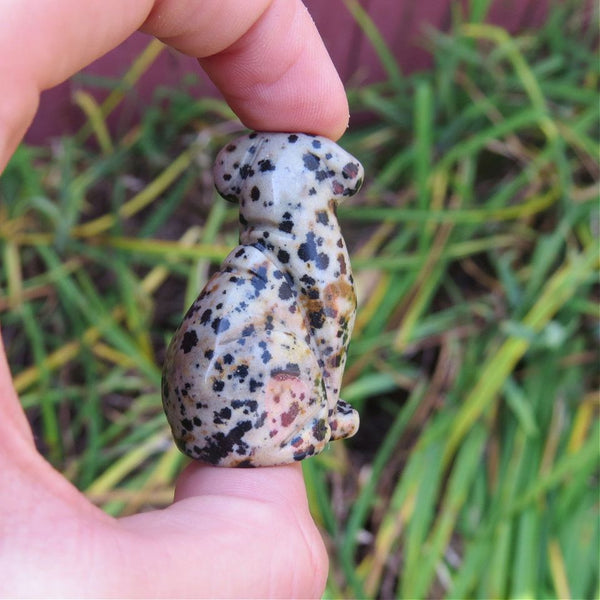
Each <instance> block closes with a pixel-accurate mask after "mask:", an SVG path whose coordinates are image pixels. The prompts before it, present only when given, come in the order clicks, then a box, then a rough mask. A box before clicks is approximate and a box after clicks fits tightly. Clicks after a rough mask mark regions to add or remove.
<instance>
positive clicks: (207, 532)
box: [0, 0, 348, 597]
mask: <svg viewBox="0 0 600 600" xmlns="http://www.w3.org/2000/svg"><path fill="white" fill-rule="evenodd" d="M138 28H141V29H143V30H144V31H146V32H148V33H150V34H153V35H156V36H157V37H159V38H160V39H162V40H163V41H165V42H166V43H168V44H170V45H171V46H173V47H175V48H177V49H179V50H181V51H183V52H185V53H187V54H190V55H192V56H197V57H198V58H199V61H200V64H201V66H202V67H203V68H204V69H205V70H206V71H207V73H208V74H209V75H210V77H211V78H212V79H213V81H214V82H215V83H216V84H217V86H218V87H219V88H220V90H221V91H222V93H223V95H224V96H225V98H226V99H227V101H228V102H229V104H230V105H231V106H232V108H233V109H234V110H235V111H236V113H237V114H238V116H239V117H240V119H241V120H242V121H243V122H244V123H245V124H246V125H247V126H248V127H250V128H253V129H259V130H260V129H262V130H283V131H306V132H309V133H317V134H321V135H325V136H327V137H330V138H332V139H337V138H338V137H339V136H340V135H341V134H342V133H343V131H344V129H345V127H346V125H347V121H348V107H347V103H346V98H345V94H344V90H343V87H342V84H341V82H340V80H339V78H338V76H337V74H336V72H335V69H334V67H333V65H332V64H331V61H330V60H329V57H328V55H327V52H326V50H325V48H324V46H323V44H322V42H321V40H320V38H319V35H318V33H317V31H316V29H315V27H314V25H313V23H312V20H311V19H310V17H309V16H308V13H307V12H306V10H305V9H304V7H303V6H302V4H301V3H300V2H299V0H238V1H236V0H203V1H202V2H194V1H193V0H187V1H185V0H177V1H175V0H162V1H161V0H155V2H154V3H153V2H152V0H132V1H130V2H120V1H117V0H86V2H77V1H76V0H56V1H54V2H48V1H45V0H41V1H40V0H37V1H34V0H0V52H1V54H2V56H3V57H5V60H3V61H2V62H1V63H0V80H1V81H2V82H3V83H4V86H3V92H2V95H0V170H1V169H2V168H3V167H4V166H5V165H6V162H7V161H8V158H9V157H10V154H11V153H12V152H13V151H14V149H15V147H16V145H17V144H18V142H19V141H20V139H21V138H22V136H23V135H24V132H25V131H26V129H27V127H28V126H29V124H30V122H31V120H32V118H33V116H34V114H35V110H36V108H37V105H38V101H39V94H40V92H41V91H43V90H44V89H47V88H49V87H52V86H54V85H56V84H58V83H60V82H61V81H63V80H64V79H66V78H67V77H69V76H70V75H71V74H73V73H74V72H75V71H77V70H79V69H80V68H82V67H83V66H85V65H86V64H88V63H89V62H91V61H93V60H94V59H96V58H98V57H99V56H101V55H102V54H104V53H105V52H107V51H108V50H110V49H111V48H113V47H115V46H116V45H118V44H119V43H120V42H121V41H123V40H124V39H125V38H127V37H128V36H129V35H130V34H131V33H132V32H133V31H135V30H136V29H138ZM6 59H8V60H6ZM0 342H1V341H0ZM0 490H1V491H2V494H1V495H0V596H43V597H50V596H54V597H68V596H78V597H81V596H94V597H109V596H112V597H115V596H116V597H139V596H143V597H156V596H170V597H183V596H186V597H190V596H211V597H215V596H228V597H248V596H258V597H265V596H278V597H283V596H292V597H316V596H320V595H321V593H322V590H323V587H324V582H325V578H326V576H327V555H326V553H325V550H324V547H323V543H322V540H321V538H320V536H319V534H318V532H317V530H316V527H315V525H314V523H313V521H312V519H311V517H310V514H309V512H308V508H307V502H306V494H305V490H304V483H303V480H302V473H301V469H300V467H299V466H298V465H292V466H285V467H271V468H263V469H254V470H252V469H250V470H233V469H218V468H212V467H207V466H202V465H200V464H197V463H195V464H192V465H190V466H189V467H188V468H187V469H186V470H185V471H184V473H183V474H182V475H181V476H180V478H179V480H178V482H177V485H176V491H175V502H174V503H173V505H171V506H170V507H168V508H167V509H164V510H160V511H154V512H150V513H143V514H139V515H135V516H132V517H127V518H124V519H120V520H115V519H112V518H111V517H109V516H107V515H106V514H104V513H103V512H102V511H100V510H99V509H98V508H96V507H95V506H93V505H92V504H91V503H90V502H88V501H87V499H86V498H85V497H84V496H83V495H82V494H81V493H79V492H78V491H77V490H76V489H75V488H74V487H73V486H72V485H71V484H69V483H68V482H67V481H66V480H65V479H64V478H63V477H62V476H61V475H60V474H58V473H57V472H56V471H55V470H54V469H52V467H51V466H50V465H49V464H48V463H47V462H46V461H45V460H44V459H43V458H42V457H41V456H40V455H39V454H38V453H37V451H36V449H35V445H34V442H33V437H32V433H31V430H30V428H29V426H28V424H27V420H26V418H25V415H24V413H23V411H22V409H21V406H20V404H19V402H18V398H17V395H16V392H15V391H14V388H13V386H12V383H11V378H10V372H9V369H8V365H7V363H6V358H5V354H4V349H3V346H2V344H1V343H0Z"/></svg>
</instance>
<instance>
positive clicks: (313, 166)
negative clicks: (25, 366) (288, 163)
mask: <svg viewBox="0 0 600 600" xmlns="http://www.w3.org/2000/svg"><path fill="white" fill-rule="evenodd" d="M302 161H303V162H304V167H305V168H306V169H308V170H309V171H316V170H317V169H318V168H319V163H320V162H321V159H320V158H319V157H318V156H315V155H314V154H311V153H310V152H307V153H306V154H304V155H303V156H302Z"/></svg>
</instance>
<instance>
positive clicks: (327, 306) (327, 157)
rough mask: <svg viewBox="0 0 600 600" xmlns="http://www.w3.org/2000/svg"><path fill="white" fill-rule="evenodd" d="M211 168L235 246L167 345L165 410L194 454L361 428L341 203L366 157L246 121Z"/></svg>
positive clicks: (300, 452) (277, 456) (275, 446)
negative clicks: (229, 205)
mask: <svg viewBox="0 0 600 600" xmlns="http://www.w3.org/2000/svg"><path fill="white" fill-rule="evenodd" d="M214 177H215V185H216V187H217V190H218V191H219V193H220V194H221V195H222V196H223V197H224V198H226V199H227V200H230V201H232V202H237V203H239V210H240V245H239V246H237V247H236V248H235V249H234V250H233V251H232V252H231V253H230V254H229V256H228V257H227V258H226V259H225V261H224V262H223V264H222V265H221V267H220V270H219V271H218V272H217V273H216V274H215V275H213V277H212V278H211V279H210V280H209V282H208V283H207V285H206V287H205V288H204V290H203V291H202V293H201V294H200V295H199V296H198V298H197V299H196V301H195V302H194V304H193V305H192V306H191V307H190V309H189V310H188V312H187V314H186V315H185V317H184V319H183V322H182V323H181V325H180V326H179V329H178V330H177V332H176V333H175V335H174V337H173V340H172V341H171V344H170V345H169V348H168V350H167V357H166V361H165V367H164V372H163V384H162V395H163V405H164V408H165V412H166V414H167V418H168V420H169V423H170V425H171V429H172V431H173V436H174V438H175V441H176V443H177V445H178V447H179V448H180V449H181V450H182V452H184V453H185V454H187V455H188V456H191V457H192V458H196V459H200V460H203V461H205V462H208V463H211V464H213V465H219V466H228V467H259V466H270V465H281V464H286V463H291V462H294V461H298V460H302V459H303V458H306V457H308V456H311V455H313V454H318V453H319V452H321V451H322V450H323V448H324V447H325V445H326V444H327V442H328V441H329V440H330V439H331V440H337V439H341V438H346V437H350V436H352V435H354V433H356V430H357V429H358V423H359V418H358V413H357V412H356V411H355V410H354V409H353V408H352V407H351V406H350V405H349V404H347V403H346V402H344V401H343V400H341V399H340V398H339V393H340V386H341V380H342V374H343V370H344V365H345V362H346V351H347V348H348V343H349V341H350V335H351V332H352V327H353V325H354V316H355V312H356V295H355V293H354V286H353V279H352V273H351V270H350V259H349V257H348V252H347V250H346V244H345V243H344V240H343V238H342V235H341V233H340V229H339V225H338V222H337V218H336V215H335V209H336V206H337V204H338V202H339V201H341V200H342V199H343V198H344V196H351V195H353V194H354V193H356V192H357V191H358V189H359V188H360V185H361V183H362V177H363V168H362V166H361V164H360V163H359V162H358V161H357V160H356V159H355V158H354V157H352V156H351V155H350V154H348V153H347V152H345V151H344V150H342V149H341V148H340V147H339V146H338V145H337V144H335V143H334V142H332V141H331V140H328V139H326V138H323V137H318V136H312V135H305V134H299V133H292V134H288V133H285V134H284V133H251V134H249V135H246V136H243V137H241V138H239V139H238V140H236V141H234V142H233V143H231V144H229V145H227V146H226V147H225V148H223V150H221V152H220V153H219V155H218V156H217V159H216V162H215V167H214Z"/></svg>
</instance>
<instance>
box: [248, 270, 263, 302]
mask: <svg viewBox="0 0 600 600" xmlns="http://www.w3.org/2000/svg"><path fill="white" fill-rule="evenodd" d="M250 283H251V284H252V287H253V288H254V293H255V296H256V297H258V296H259V294H260V293H261V291H262V290H264V289H265V287H266V286H267V269H266V267H259V268H258V269H257V270H256V271H254V274H253V276H252V278H251V279H250Z"/></svg>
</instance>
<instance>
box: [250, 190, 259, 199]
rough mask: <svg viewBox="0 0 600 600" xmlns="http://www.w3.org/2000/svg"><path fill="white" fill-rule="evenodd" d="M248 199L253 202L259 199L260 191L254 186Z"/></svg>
mask: <svg viewBox="0 0 600 600" xmlns="http://www.w3.org/2000/svg"><path fill="white" fill-rule="evenodd" d="M250 198H252V200H253V201H254V202H256V201H257V200H259V199H260V190H259V189H258V188H257V187H256V186H254V187H253V188H252V189H251V190H250Z"/></svg>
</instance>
